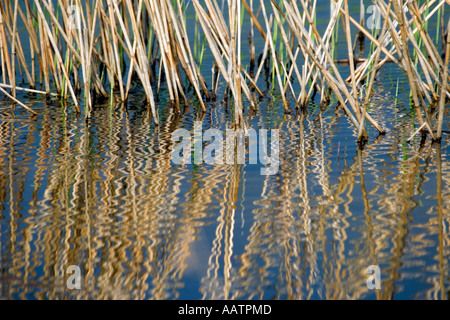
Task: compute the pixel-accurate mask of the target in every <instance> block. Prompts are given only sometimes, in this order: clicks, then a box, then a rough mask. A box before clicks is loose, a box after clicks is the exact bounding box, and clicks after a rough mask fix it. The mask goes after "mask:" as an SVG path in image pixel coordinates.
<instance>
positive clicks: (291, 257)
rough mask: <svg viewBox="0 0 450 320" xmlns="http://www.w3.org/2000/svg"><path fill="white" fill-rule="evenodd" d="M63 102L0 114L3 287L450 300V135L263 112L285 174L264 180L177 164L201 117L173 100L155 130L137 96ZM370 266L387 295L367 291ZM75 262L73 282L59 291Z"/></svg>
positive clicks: (14, 293) (246, 168)
mask: <svg viewBox="0 0 450 320" xmlns="http://www.w3.org/2000/svg"><path fill="white" fill-rule="evenodd" d="M44 103H45V102H44ZM269 107H270V106H268V107H267V108H269ZM65 110H66V109H65V108H63V107H62V106H60V105H58V104H57V103H55V102H52V101H50V102H48V104H44V106H43V108H42V113H41V114H40V115H39V118H38V119H37V120H35V121H32V120H29V119H28V118H26V117H23V116H22V115H21V114H20V113H16V112H14V111H2V118H1V120H0V138H1V143H0V186H1V188H0V248H1V256H0V258H1V259H0V266H1V268H0V279H1V281H0V292H1V293H0V296H1V297H2V298H21V299H31V298H33V299H75V298H76V299H86V298H95V299H177V298H191V297H195V298H203V299H238V298H246V299H272V298H275V299H364V298H373V299H392V298H398V297H413V298H429V299H447V298H448V292H449V289H448V288H449V282H450V281H449V265H448V261H449V256H450V249H449V247H450V238H449V234H448V228H449V223H450V217H449V212H450V208H449V205H450V188H449V187H448V186H449V184H450V167H449V164H448V152H449V151H448V150H449V149H448V144H445V143H444V144H443V145H442V147H440V146H437V145H430V144H429V145H425V147H424V148H423V149H419V150H417V151H416V150H414V149H413V148H410V147H407V146H403V147H402V146H401V143H402V140H401V138H400V137H401V136H405V135H407V134H406V133H405V134H403V133H402V132H401V130H402V128H403V127H402V126H399V127H398V128H399V129H398V130H399V134H397V135H394V134H393V135H388V136H385V137H380V138H379V139H378V140H376V141H375V142H373V143H370V144H369V145H367V146H366V148H365V149H364V150H361V149H358V148H357V146H356V145H355V144H354V143H353V142H350V143H346V142H345V141H344V140H342V139H340V138H339V137H341V136H340V135H339V130H343V129H342V128H343V125H342V118H337V117H334V116H333V115H329V114H323V113H322V112H319V111H317V112H316V111H315V109H311V110H310V111H309V112H306V113H301V114H298V115H285V116H284V117H285V118H284V119H283V121H281V122H279V123H276V122H269V121H267V120H266V118H265V117H264V116H263V115H262V114H260V113H256V114H253V115H252V116H251V117H250V116H249V117H248V118H247V119H246V120H247V121H248V122H249V123H251V124H252V125H253V126H255V127H271V128H278V129H280V132H281V134H280V139H281V143H280V153H279V154H280V170H279V172H278V174H277V175H274V176H260V175H255V174H254V172H259V170H257V171H255V170H254V168H252V167H250V165H225V164H224V165H201V166H178V165H173V163H171V157H170V153H171V151H172V149H173V145H172V142H171V139H170V138H171V133H172V132H173V131H175V130H176V129H177V128H180V127H184V128H188V129H191V128H192V126H193V122H194V119H189V118H188V117H186V116H180V115H178V114H176V113H173V112H172V111H171V110H170V109H169V108H168V109H167V110H165V111H164V112H163V115H164V116H163V117H161V120H162V121H161V123H162V125H161V126H160V127H155V126H154V125H153V122H152V116H151V114H149V111H148V110H146V109H140V108H132V107H130V105H128V106H126V105H120V104H119V105H117V106H112V107H111V106H98V107H96V108H94V109H93V111H92V112H93V116H92V118H90V119H89V120H88V121H87V122H85V121H84V120H81V119H78V118H77V117H76V116H75V115H74V114H72V113H68V112H66V111H65ZM374 116H375V117H377V113H376V112H375V111H374ZM195 120H199V121H203V127H204V130H207V129H209V128H212V127H217V128H224V127H226V125H227V123H228V120H229V119H227V115H226V114H223V113H221V112H217V110H214V109H213V111H212V112H211V113H208V114H206V115H204V116H203V117H201V118H200V119H195ZM405 121H407V120H405ZM405 128H406V127H405ZM405 130H406V129H405ZM338 159H339V163H338V161H337V160H338ZM239 212H241V214H239ZM243 217H245V225H244V223H243V219H244V218H243ZM199 244H202V246H203V247H201V246H200V248H201V249H198V248H199ZM373 264H375V265H379V266H380V268H381V270H382V288H383V289H382V291H370V290H369V289H368V288H367V286H366V279H367V274H366V273H365V272H366V269H367V267H368V266H370V265H373ZM69 265H79V266H80V268H81V269H82V272H83V280H82V290H79V291H77V290H69V289H68V288H67V286H66V280H67V274H66V270H67V267H68V266H69ZM413 287H414V288H415V290H416V291H415V292H414V293H411V288H413Z"/></svg>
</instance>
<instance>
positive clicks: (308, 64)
mask: <svg viewBox="0 0 450 320" xmlns="http://www.w3.org/2000/svg"><path fill="white" fill-rule="evenodd" d="M361 4H362V3H361ZM373 4H374V5H376V7H377V8H378V10H379V12H380V21H379V28H376V29H374V28H370V27H369V26H367V23H365V19H364V12H365V11H364V8H363V5H362V7H361V18H360V21H359V22H357V21H356V20H355V19H354V18H353V17H352V16H351V15H350V10H349V3H348V0H336V1H335V0H330V6H331V8H332V9H331V14H330V20H329V22H328V25H327V26H326V28H325V30H319V27H318V24H317V22H316V16H317V13H318V12H317V10H318V9H317V5H318V2H317V0H300V1H293V0H277V1H276V0H270V1H263V0H260V1H257V0H255V1H253V0H252V1H249V0H240V1H238V0H227V1H225V0H222V1H219V0H205V1H198V0H192V1H184V0H135V1H131V0H103V1H100V0H88V1H80V0H24V1H18V0H15V1H11V0H1V1H0V65H1V75H0V82H1V83H0V91H1V92H2V94H3V95H4V96H5V97H6V98H8V99H11V100H12V101H13V102H14V103H17V104H19V105H21V106H22V107H24V108H26V110H28V111H29V112H30V113H32V114H35V113H36V112H35V111H33V110H32V109H31V108H30V107H29V106H26V105H25V104H23V103H21V102H20V101H19V100H18V98H17V91H25V92H29V93H33V94H42V95H55V96H58V97H60V99H61V101H63V102H67V101H70V102H71V104H70V105H73V108H74V110H75V111H76V112H77V113H80V114H81V113H84V115H85V117H90V116H91V112H92V108H93V106H94V105H95V104H96V103H97V102H98V101H104V100H106V101H108V99H109V100H110V101H111V103H113V102H114V103H116V102H117V100H120V102H124V101H127V99H128V97H129V94H130V92H131V90H132V89H133V88H135V87H140V88H142V91H143V92H144V93H145V97H146V104H147V106H148V108H149V110H150V111H151V115H152V118H153V121H154V123H155V124H156V125H159V124H160V121H159V116H158V104H157V101H158V98H159V95H160V92H161V88H162V86H164V88H165V90H167V93H168V96H169V98H170V103H171V105H172V107H173V108H174V110H175V111H177V112H180V110H181V107H182V106H183V105H189V104H190V103H191V101H192V100H193V99H195V101H198V103H197V104H198V106H199V108H198V110H197V112H201V113H204V112H206V111H207V109H208V101H209V100H210V99H222V98H223V99H224V100H225V101H228V100H229V101H231V103H232V105H233V109H232V110H233V112H234V120H235V121H234V122H235V127H236V128H245V121H244V113H245V109H246V106H248V108H250V109H253V110H256V109H257V108H258V101H259V98H260V97H262V96H263V92H262V91H261V90H260V88H259V87H258V80H259V79H260V76H261V73H262V70H263V69H264V68H265V67H266V68H267V66H268V64H269V65H270V66H271V68H272V79H271V80H272V83H273V87H277V88H278V89H277V90H279V92H280V93H281V95H280V96H281V100H282V102H283V106H284V109H285V110H286V111H289V110H291V109H305V108H306V107H307V106H308V104H309V103H310V102H311V101H313V100H315V99H320V102H321V103H322V104H324V105H326V106H329V107H336V108H337V109H342V110H343V111H344V112H345V114H346V115H347V116H348V117H349V119H350V121H351V122H352V123H353V125H354V126H355V128H356V129H357V131H358V142H361V143H365V141H367V137H368V134H367V132H366V129H367V126H366V125H365V123H366V122H367V123H370V124H371V125H372V126H373V127H375V128H376V130H378V132H379V133H380V134H384V133H385V128H383V127H382V125H380V124H379V123H377V122H376V120H375V119H374V118H373V117H371V115H370V110H368V106H369V102H370V99H371V96H372V95H373V93H374V92H375V90H376V88H375V87H374V83H375V78H376V77H377V74H378V73H379V72H380V70H381V69H382V68H383V67H385V66H386V65H389V64H392V63H394V64H396V65H397V66H398V67H399V68H400V69H401V70H403V71H404V72H405V74H406V76H407V78H408V81H409V86H410V91H411V106H412V108H413V109H414V112H415V114H416V116H417V121H418V129H417V130H415V132H414V134H413V135H412V136H411V139H412V138H413V137H414V136H415V135H416V134H418V133H419V132H422V134H423V135H427V134H428V135H429V136H430V137H431V138H432V139H433V140H434V141H439V140H440V139H441V137H442V132H443V125H444V114H445V107H446V104H447V102H448V98H450V86H449V85H448V80H449V74H448V65H449V55H450V49H449V41H450V32H449V29H450V25H449V24H448V22H446V21H445V10H446V9H447V10H448V4H449V3H448V0H441V1H437V0H428V1H426V2H423V1H417V0H411V1H406V2H405V1H401V0H389V1H384V0H374V1H373ZM188 10H191V12H194V14H195V20H196V21H197V23H198V25H197V27H198V29H197V27H196V32H195V34H194V35H192V34H191V33H190V32H188V29H189V28H191V26H190V25H187V24H188V22H187V15H186V12H187V11H188ZM244 19H247V20H249V21H250V29H251V31H250V33H249V35H248V37H247V39H248V50H249V60H250V67H249V68H247V67H245V66H244V65H243V63H242V59H243V58H242V57H243V54H242V51H243V50H244V49H243V46H247V44H246V43H245V42H244V41H245V39H246V35H244V34H243V21H244ZM433 19H435V20H437V21H438V23H437V24H438V29H437V31H438V32H437V33H438V35H437V36H436V39H432V38H431V36H430V33H429V30H428V28H429V24H430V23H429V22H430V21H432V20H433ZM340 28H341V30H342V31H343V33H344V36H345V41H346V45H347V50H346V53H347V57H346V59H343V60H341V61H345V62H346V63H347V64H348V69H346V68H342V67H341V66H339V65H338V64H339V62H340V61H336V59H335V54H334V52H335V50H336V46H337V43H338V34H339V29H340ZM352 30H353V33H352ZM355 30H357V33H355ZM342 31H341V32H342ZM24 34H26V35H27V36H28V37H24ZM190 37H192V38H193V39H190ZM201 37H203V46H202V49H201V50H200V49H199V41H197V40H198V39H201ZM257 37H262V39H263V40H264V43H265V46H264V49H263V51H262V52H256V51H255V50H256V48H255V42H256V38H257ZM192 40H193V41H192ZM357 42H360V43H361V42H369V43H370V45H371V48H373V49H372V50H369V51H370V52H369V54H368V55H367V56H366V57H364V56H361V52H360V55H358V56H357V55H356V47H357V46H356V44H357ZM25 48H29V49H25ZM205 51H207V52H209V53H210V54H211V55H212V56H213V65H212V66H210V67H211V69H210V70H212V72H213V76H212V83H211V84H210V85H208V84H207V82H206V80H205V74H204V71H202V70H205V67H204V66H202V63H203V55H204V54H205ZM258 54H259V59H257V56H258ZM257 60H258V61H257ZM254 67H257V69H256V70H257V71H256V73H255V72H254ZM269 68H270V67H269ZM344 69H345V70H344ZM344 71H345V73H349V74H350V76H348V77H347V78H345V77H344ZM202 72H203V73H202ZM20 79H21V81H20ZM220 81H223V82H224V83H225V87H226V90H225V91H224V93H223V94H224V96H223V97H220V96H218V94H219V93H218V92H219V91H218V87H219V83H220ZM294 83H296V84H297V85H294ZM19 84H20V86H19ZM27 87H28V88H27ZM330 93H332V94H333V96H334V98H335V99H336V100H337V101H338V104H337V106H336V105H331V104H330V101H331V95H330ZM229 95H230V97H231V98H232V99H227V98H228V96H229ZM292 97H293V98H292ZM317 97H319V98H317Z"/></svg>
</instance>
